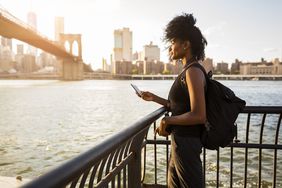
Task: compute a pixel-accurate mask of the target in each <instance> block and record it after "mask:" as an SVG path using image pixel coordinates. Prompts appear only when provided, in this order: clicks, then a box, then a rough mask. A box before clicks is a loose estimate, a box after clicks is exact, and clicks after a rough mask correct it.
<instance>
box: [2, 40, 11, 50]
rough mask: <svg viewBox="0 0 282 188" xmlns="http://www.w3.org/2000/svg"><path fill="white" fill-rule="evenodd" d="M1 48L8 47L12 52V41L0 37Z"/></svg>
mask: <svg viewBox="0 0 282 188" xmlns="http://www.w3.org/2000/svg"><path fill="white" fill-rule="evenodd" d="M1 46H2V47H8V48H9V49H10V51H12V49H13V45H12V39H8V38H5V37H1Z"/></svg>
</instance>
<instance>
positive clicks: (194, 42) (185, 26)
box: [164, 13, 208, 60]
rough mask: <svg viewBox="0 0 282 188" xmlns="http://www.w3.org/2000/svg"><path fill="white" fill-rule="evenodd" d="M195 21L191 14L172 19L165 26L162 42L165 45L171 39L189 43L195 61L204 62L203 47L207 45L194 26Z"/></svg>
mask: <svg viewBox="0 0 282 188" xmlns="http://www.w3.org/2000/svg"><path fill="white" fill-rule="evenodd" d="M195 24H196V19H195V18H194V17H193V15H192V14H187V13H183V14H182V15H180V16H176V17H174V18H173V19H172V20H171V21H170V22H169V23H168V24H167V26H166V28H165V31H164V41H165V42H166V43H168V42H170V41H171V40H173V39H179V40H181V41H187V40H188V41H189V42H190V44H191V51H192V54H193V56H194V58H196V59H197V60H204V58H205V46H206V45H207V44H208V43H207V40H206V39H205V37H204V36H203V35H202V33H201V31H200V29H199V28H198V27H196V26H195Z"/></svg>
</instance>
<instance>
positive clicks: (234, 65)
mask: <svg viewBox="0 0 282 188" xmlns="http://www.w3.org/2000/svg"><path fill="white" fill-rule="evenodd" d="M241 64H242V62H241V61H239V60H238V59H235V63H232V64H231V69H230V72H231V74H239V73H240V65H241Z"/></svg>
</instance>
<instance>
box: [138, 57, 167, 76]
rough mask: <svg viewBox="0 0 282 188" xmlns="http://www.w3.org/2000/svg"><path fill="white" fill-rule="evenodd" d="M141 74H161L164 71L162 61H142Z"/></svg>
mask: <svg viewBox="0 0 282 188" xmlns="http://www.w3.org/2000/svg"><path fill="white" fill-rule="evenodd" d="M143 68H144V69H143V74H161V73H162V72H163V71H164V63H163V62H161V61H157V60H154V61H144V63H143Z"/></svg>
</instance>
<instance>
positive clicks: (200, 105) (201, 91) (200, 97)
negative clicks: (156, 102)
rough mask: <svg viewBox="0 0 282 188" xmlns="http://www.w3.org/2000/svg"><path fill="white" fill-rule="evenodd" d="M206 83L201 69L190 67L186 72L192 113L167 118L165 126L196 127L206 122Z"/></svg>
mask: <svg viewBox="0 0 282 188" xmlns="http://www.w3.org/2000/svg"><path fill="white" fill-rule="evenodd" d="M205 82H206V81H205V75H204V74H203V72H202V71H201V70H200V69H199V68H196V67H190V68H189V69H188V70H187V71H186V83H187V86H188V88H187V89H188V91H189V96H190V106H191V111H190V112H187V113H184V114H181V115H178V116H171V117H165V118H164V119H163V121H164V124H174V125H195V124H203V123H205V122H206V103H205Z"/></svg>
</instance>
